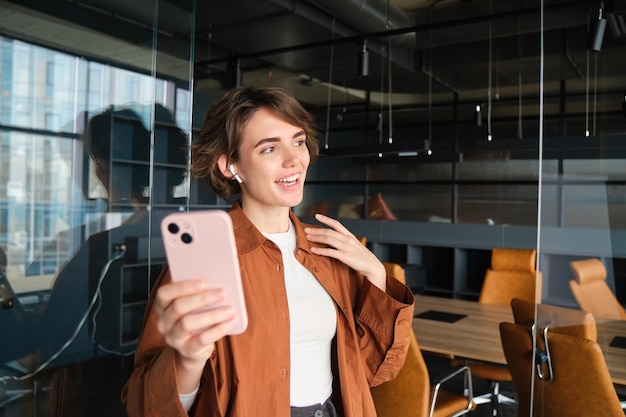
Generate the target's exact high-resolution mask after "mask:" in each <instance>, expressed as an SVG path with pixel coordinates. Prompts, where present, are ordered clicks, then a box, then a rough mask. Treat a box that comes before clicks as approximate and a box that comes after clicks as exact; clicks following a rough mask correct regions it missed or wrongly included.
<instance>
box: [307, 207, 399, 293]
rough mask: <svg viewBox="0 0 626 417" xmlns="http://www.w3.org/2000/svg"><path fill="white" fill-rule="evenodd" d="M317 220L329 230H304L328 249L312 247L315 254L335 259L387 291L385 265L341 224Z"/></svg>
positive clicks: (327, 218) (313, 228)
mask: <svg viewBox="0 0 626 417" xmlns="http://www.w3.org/2000/svg"><path fill="white" fill-rule="evenodd" d="M315 219H316V220H317V221H319V222H320V223H323V224H325V225H327V226H329V228H323V227H307V228H305V229H304V231H305V233H306V235H307V239H309V241H311V242H315V243H323V244H326V245H328V247H312V248H311V250H312V251H313V253H316V254H318V255H324V256H329V257H331V258H335V259H337V260H339V261H341V262H343V263H344V264H346V265H347V266H349V267H350V268H352V269H354V270H355V271H357V272H358V273H360V274H361V275H363V276H365V277H366V278H367V279H368V280H370V281H371V282H372V284H374V285H376V286H377V287H378V288H380V289H381V290H383V291H385V290H386V276H387V274H386V272H385V267H384V266H383V264H382V263H381V262H380V261H379V260H378V258H377V257H376V255H374V254H373V253H372V252H371V251H370V250H369V249H367V247H366V246H365V245H363V244H362V243H361V242H360V241H359V240H358V239H357V238H356V237H355V236H354V235H353V234H352V233H351V232H350V231H349V230H348V229H346V228H345V227H344V225H342V224H341V222H339V221H337V220H335V219H333V218H330V217H328V216H324V215H323V214H316V215H315Z"/></svg>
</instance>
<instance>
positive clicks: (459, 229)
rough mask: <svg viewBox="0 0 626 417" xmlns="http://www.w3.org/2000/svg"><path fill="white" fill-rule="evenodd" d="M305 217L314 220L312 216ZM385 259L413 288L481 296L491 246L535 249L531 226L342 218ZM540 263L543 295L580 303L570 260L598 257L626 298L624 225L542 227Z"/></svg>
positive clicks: (610, 280)
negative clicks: (617, 227) (400, 267)
mask: <svg viewBox="0 0 626 417" xmlns="http://www.w3.org/2000/svg"><path fill="white" fill-rule="evenodd" d="M303 221H305V222H308V223H312V224H315V223H316V221H315V220H314V219H312V218H303ZM342 223H343V224H344V225H345V226H346V227H347V228H348V229H349V230H350V231H351V232H352V233H354V234H355V235H356V236H364V237H366V238H367V242H368V247H369V248H370V249H371V250H372V252H374V253H375V254H376V255H377V256H378V257H379V258H380V259H381V260H383V261H390V262H396V263H400V264H402V265H403V266H405V269H406V271H407V283H408V285H409V286H410V287H411V288H412V289H413V290H414V291H415V292H421V293H426V294H433V295H439V296H444V297H450V298H463V299H473V300H476V299H478V295H479V294H480V289H481V287H482V283H483V277H484V274H485V271H486V270H487V268H488V267H489V266H490V262H491V249H493V248H518V249H524V248H536V247H537V229H536V228H535V227H531V226H513V225H478V224H451V223H422V222H409V221H380V220H357V219H342ZM538 252H539V259H538V268H539V269H540V270H541V271H542V275H543V291H542V300H543V302H544V303H551V304H556V305H562V306H569V307H576V302H575V300H574V298H573V296H572V295H571V292H570V289H569V284H568V282H569V280H570V279H573V274H572V272H571V271H570V269H569V262H571V261H573V260H578V259H584V258H590V257H598V258H600V259H601V260H602V261H603V262H604V264H605V266H606V267H607V274H608V277H607V282H608V284H609V286H610V287H612V289H613V290H614V291H615V293H616V295H617V297H618V299H619V300H620V301H621V302H622V303H624V302H625V301H626V283H625V281H626V230H608V229H592V228H559V227H543V228H542V229H541V242H540V248H539V251H538Z"/></svg>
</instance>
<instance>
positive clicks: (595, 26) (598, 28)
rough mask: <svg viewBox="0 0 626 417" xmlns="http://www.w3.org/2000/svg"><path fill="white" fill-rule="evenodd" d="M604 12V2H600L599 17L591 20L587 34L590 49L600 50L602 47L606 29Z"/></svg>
mask: <svg viewBox="0 0 626 417" xmlns="http://www.w3.org/2000/svg"><path fill="white" fill-rule="evenodd" d="M603 14H604V2H603V1H601V2H600V6H599V7H598V18H597V19H593V20H592V21H591V25H590V26H589V33H588V34H587V49H589V50H590V51H595V52H600V50H601V49H602V41H603V40H604V32H605V30H606V19H605V18H604V16H603Z"/></svg>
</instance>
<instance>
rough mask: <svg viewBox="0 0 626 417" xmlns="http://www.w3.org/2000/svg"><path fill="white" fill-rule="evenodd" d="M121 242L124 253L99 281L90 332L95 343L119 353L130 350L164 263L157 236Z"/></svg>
mask: <svg viewBox="0 0 626 417" xmlns="http://www.w3.org/2000/svg"><path fill="white" fill-rule="evenodd" d="M124 243H125V245H126V247H127V250H126V253H125V254H124V256H123V257H122V258H121V259H119V260H117V261H115V262H113V263H112V264H111V266H110V267H109V270H108V271H107V274H106V276H105V277H104V279H103V281H102V285H101V288H100V297H101V298H100V309H99V310H97V311H96V313H95V314H96V316H95V325H96V327H95V332H94V337H95V341H96V342H97V343H98V344H100V345H101V346H103V347H105V348H107V349H111V350H115V351H119V352H126V351H130V350H132V349H134V346H135V344H136V343H137V339H138V338H139V333H140V331H141V326H142V324H143V317H144V312H145V309H146V305H147V301H148V297H149V295H150V291H151V290H152V288H153V286H154V283H155V281H156V279H157V277H158V276H159V273H160V272H161V270H162V268H163V266H164V265H165V263H166V258H165V253H164V249H163V245H162V242H161V238H160V237H152V238H151V239H148V238H126V239H125V241H124ZM148 245H150V246H151V247H150V257H148ZM92 331H93V329H92Z"/></svg>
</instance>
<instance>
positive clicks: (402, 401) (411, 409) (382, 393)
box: [371, 262, 430, 417]
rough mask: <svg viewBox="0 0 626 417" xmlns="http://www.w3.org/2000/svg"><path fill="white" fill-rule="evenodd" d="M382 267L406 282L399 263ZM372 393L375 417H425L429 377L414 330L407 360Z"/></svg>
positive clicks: (384, 263) (427, 410) (427, 409)
mask: <svg viewBox="0 0 626 417" xmlns="http://www.w3.org/2000/svg"><path fill="white" fill-rule="evenodd" d="M383 265H385V270H386V271H387V274H388V275H391V276H393V277H395V278H396V279H398V281H400V282H402V283H406V278H405V274H404V269H403V268H402V267H401V266H400V265H399V264H396V263H392V262H383ZM371 391H372V397H373V398H374V404H375V406H376V412H377V414H378V417H395V416H399V415H402V416H406V417H426V416H428V412H429V401H430V377H429V374H428V368H427V366H426V362H425V361H424V357H423V356H422V352H421V350H420V348H419V345H418V344H417V338H416V337H415V333H413V330H411V338H410V343H409V350H408V353H407V356H406V360H405V362H404V366H403V367H402V369H400V372H399V373H398V375H397V376H396V377H395V378H394V379H393V380H391V381H388V382H385V383H384V384H381V385H379V386H377V387H374V388H372V390H371Z"/></svg>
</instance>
